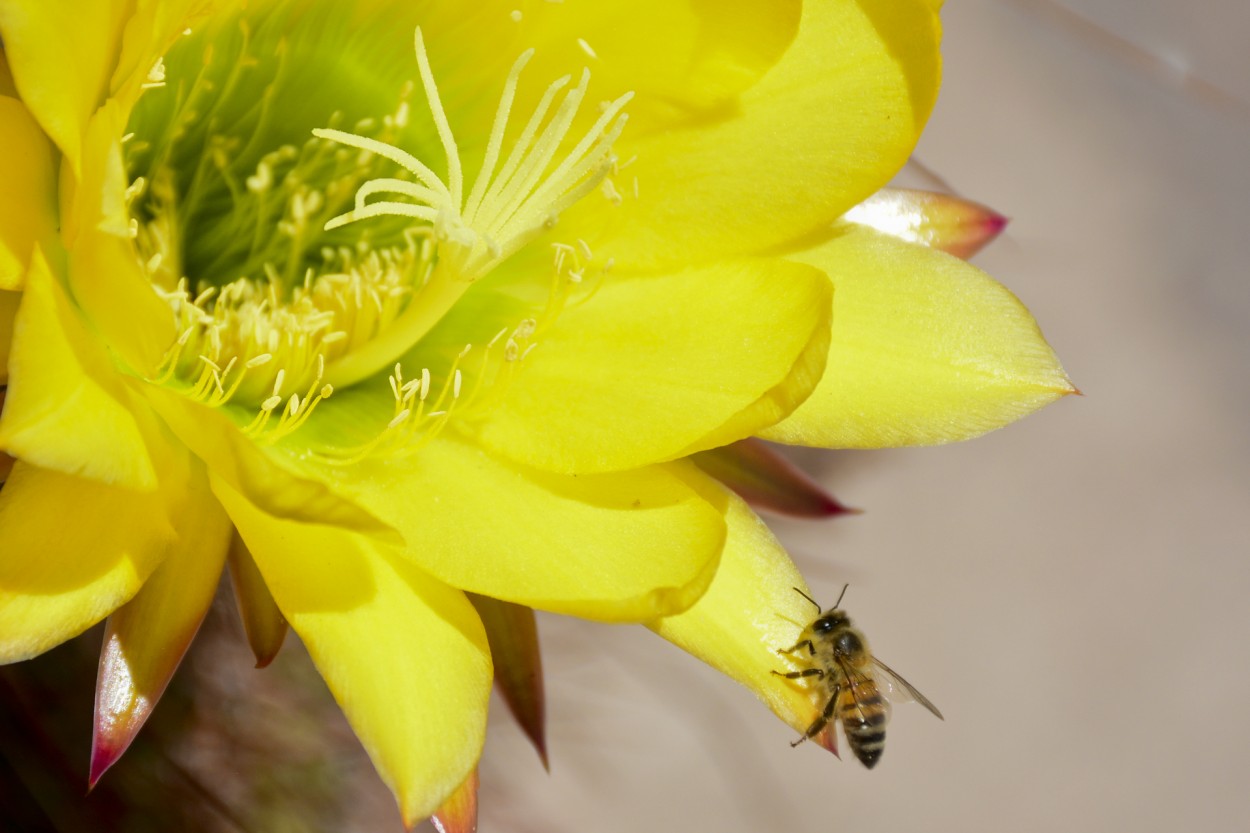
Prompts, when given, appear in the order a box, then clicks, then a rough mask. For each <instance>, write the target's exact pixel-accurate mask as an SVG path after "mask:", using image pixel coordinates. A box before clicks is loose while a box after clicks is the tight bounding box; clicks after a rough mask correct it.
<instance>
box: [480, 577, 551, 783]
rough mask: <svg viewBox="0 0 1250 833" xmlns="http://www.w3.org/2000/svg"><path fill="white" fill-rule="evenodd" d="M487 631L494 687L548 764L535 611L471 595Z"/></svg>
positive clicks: (539, 755)
mask: <svg viewBox="0 0 1250 833" xmlns="http://www.w3.org/2000/svg"><path fill="white" fill-rule="evenodd" d="M468 596H469V601H470V602H472V603H473V607H474V608H476V609H477V615H478V616H479V617H481V619H482V627H484V628H486V638H487V640H489V642H490V656H491V660H492V661H493V662H494V664H495V686H496V687H497V688H498V689H499V693H500V694H501V695H503V699H504V702H505V703H507V704H508V709H509V711H511V712H512V716H513V717H514V718H516V722H517V723H518V724H520V726H521V729H522V731H524V732H525V734H526V736H527V737H528V738H529V739H530V742H531V743H533V744H534V748H535V749H537V750H538V757H539V758H541V759H542V762H543V768H544V769H550V767H549V766H548V764H547V735H546V728H545V727H546V721H547V714H546V696H545V695H544V693H543V662H542V656H541V654H540V653H539V650H538V627H537V625H536V623H535V622H534V611H533V609H531V608H528V607H525V606H524V605H517V604H512V603H511V602H504V601H500V600H499V599H492V598H490V597H489V596H478V595H476V594H473V593H470V594H468Z"/></svg>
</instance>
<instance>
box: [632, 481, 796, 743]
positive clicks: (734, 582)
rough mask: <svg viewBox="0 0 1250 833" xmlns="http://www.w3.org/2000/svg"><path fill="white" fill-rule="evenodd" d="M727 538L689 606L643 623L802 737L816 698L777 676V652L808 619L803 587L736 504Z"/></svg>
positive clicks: (757, 523) (780, 667)
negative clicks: (759, 702)
mask: <svg viewBox="0 0 1250 833" xmlns="http://www.w3.org/2000/svg"><path fill="white" fill-rule="evenodd" d="M725 522H726V524H727V525H728V528H729V533H728V537H727V538H726V540H725V551H724V554H723V555H722V556H721V562H720V568H719V569H718V570H717V571H716V578H715V579H713V580H712V584H711V586H710V587H708V589H707V592H706V593H705V594H703V598H701V599H699V601H698V602H697V603H696V604H695V605H694V607H692V608H690V609H689V610H687V611H686V612H685V613H681V614H679V615H677V616H669V617H666V618H663V619H658V620H656V621H654V622H651V623H649V624H648V627H650V628H651V630H653V631H655V632H656V633H657V634H659V635H660V636H662V637H664V638H665V639H667V640H668V641H669V642H672V643H673V644H674V645H676V646H677V647H679V648H681V649H682V650H683V651H686V652H687V653H689V654H692V655H693V656H695V657H698V658H699V659H701V660H703V661H704V662H706V663H707V664H708V665H710V666H712V667H713V668H715V669H716V670H718V671H720V672H722V673H724V674H726V675H728V676H730V677H732V678H733V679H735V680H737V681H738V682H740V683H742V684H743V685H744V686H746V687H747V688H749V689H751V690H752V691H753V692H755V695H756V696H757V697H759V698H760V700H762V701H763V702H764V704H765V705H767V706H768V707H769V708H770V709H772V711H773V713H775V714H776V715H777V716H778V717H780V718H781V719H782V720H784V721H785V722H786V723H788V724H789V725H790V726H792V727H793V728H794V729H796V730H797V731H799V732H803V731H805V730H806V729H807V727H808V726H810V725H811V723H812V721H813V720H814V719H815V718H816V714H817V711H818V706H817V704H816V701H815V699H814V698H813V697H812V695H811V694H809V693H808V692H807V691H805V690H803V689H802V688H801V687H799V686H796V685H793V684H791V683H789V682H788V681H786V680H784V679H782V678H780V677H777V676H775V675H774V674H773V673H772V672H773V671H788V670H790V669H788V668H787V667H786V662H785V660H784V658H783V657H780V656H778V654H777V651H778V650H780V649H784V648H789V647H790V646H791V645H793V644H794V641H795V639H796V638H797V636H798V633H799V632H800V631H801V630H803V628H804V627H806V625H807V623H808V622H809V621H810V620H811V619H812V616H813V611H812V606H811V603H810V602H808V601H807V600H806V599H804V598H803V597H802V596H800V595H799V594H798V593H796V592H795V591H794V588H796V587H797V588H798V589H799V590H802V591H803V592H805V593H806V592H807V584H806V583H805V582H804V581H803V577H802V576H801V575H800V574H799V571H798V569H797V568H796V567H795V566H794V563H793V562H791V561H790V557H789V556H788V555H786V551H785V550H784V549H782V548H781V545H780V544H779V543H777V539H776V538H774V537H773V534H772V533H771V532H769V530H768V527H767V526H766V525H765V524H764V522H763V521H761V520H760V519H759V518H758V517H756V516H755V514H754V513H753V512H752V511H751V510H750V508H749V507H748V506H747V505H746V504H745V503H744V502H743V501H742V500H740V499H738V498H736V497H731V498H730V501H729V505H728V508H727V510H726V513H725Z"/></svg>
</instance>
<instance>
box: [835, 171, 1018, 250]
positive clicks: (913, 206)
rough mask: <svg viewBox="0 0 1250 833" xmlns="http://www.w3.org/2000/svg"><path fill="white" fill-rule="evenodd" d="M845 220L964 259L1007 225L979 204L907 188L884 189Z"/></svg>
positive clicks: (1004, 219) (1005, 219)
mask: <svg viewBox="0 0 1250 833" xmlns="http://www.w3.org/2000/svg"><path fill="white" fill-rule="evenodd" d="M843 219H845V220H848V221H850V222H852V223H857V224H859V225H863V226H869V227H871V228H874V229H876V230H877V231H880V232H884V233H885V234H890V235H893V236H894V237H898V238H901V239H903V240H906V241H908V242H909V243H921V244H923V245H925V246H929V247H931V248H934V249H941V250H942V251H944V252H946V253H948V254H952V255H955V256H956V257H962V258H965V259H966V258H969V257H972V256H973V255H974V254H976V253H977V252H979V251H980V250H981V249H982V248H983V247H985V245H986V244H988V243H989V242H990V241H991V240H993V239H994V238H995V237H997V236H998V235H999V234H1000V233H1001V232H1002V230H1003V229H1004V228H1005V227H1006V225H1007V218H1006V217H1004V216H1003V215H1001V214H999V213H998V212H997V211H994V210H993V209H991V208H987V207H985V206H984V205H980V204H979V203H975V202H972V201H970V200H965V199H961V198H960V197H953V196H951V195H949V194H938V193H934V192H932V191H915V190H912V189H908V188H883V189H881V190H880V191H878V192H877V193H875V194H873V195H872V196H871V197H869V198H868V199H866V200H864V201H863V202H862V203H860V204H859V205H857V206H855V207H854V208H852V209H851V210H850V211H848V212H846V214H845V215H844V216H843Z"/></svg>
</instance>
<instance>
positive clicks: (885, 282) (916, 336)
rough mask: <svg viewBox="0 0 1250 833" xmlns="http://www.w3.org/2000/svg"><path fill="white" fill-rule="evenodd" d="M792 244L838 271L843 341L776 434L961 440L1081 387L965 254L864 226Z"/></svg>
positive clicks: (781, 437) (825, 440) (825, 441)
mask: <svg viewBox="0 0 1250 833" xmlns="http://www.w3.org/2000/svg"><path fill="white" fill-rule="evenodd" d="M792 256H793V257H794V258H795V259H798V260H802V261H804V262H806V263H810V264H812V265H815V266H818V267H820V268H821V269H824V270H825V271H826V272H828V274H829V277H830V278H831V279H832V280H833V284H834V292H835V299H836V300H835V301H834V327H833V346H832V347H831V348H830V353H829V362H828V369H827V371H826V372H825V375H824V377H823V378H822V379H821V381H820V385H819V386H818V387H817V388H816V392H815V393H813V394H812V395H811V397H810V398H809V399H808V400H807V401H806V402H804V403H803V404H802V405H801V406H799V408H798V409H797V410H796V411H795V412H794V413H793V414H792V415H791V416H790V417H789V418H788V419H786V420H785V421H783V422H782V423H780V424H779V425H777V426H775V427H774V428H770V429H768V430H766V431H763V432H761V436H763V437H765V438H766V439H770V440H777V441H779V442H785V443H797V444H800V445H809V446H826V447H832V448H876V447H884V446H901V445H927V444H933V443H944V442H953V441H955V440H963V439H967V438H969V437H975V436H977V435H979V434H984V433H985V432H986V431H991V430H993V429H995V428H999V427H1001V426H1003V425H1006V424H1007V423H1009V422H1011V421H1013V420H1015V419H1019V418H1020V417H1022V416H1024V415H1025V414H1028V413H1031V412H1032V411H1035V410H1037V409H1038V408H1040V407H1042V406H1043V405H1046V404H1048V403H1050V402H1053V401H1054V400H1055V399H1058V398H1059V397H1061V396H1064V395H1066V394H1070V393H1073V392H1075V388H1073V387H1072V383H1071V382H1069V381H1068V378H1067V376H1065V375H1064V372H1063V369H1062V368H1061V367H1060V366H1059V362H1058V360H1057V359H1056V358H1055V354H1054V352H1052V351H1051V349H1050V346H1049V345H1047V344H1046V342H1045V340H1044V339H1043V338H1042V334H1041V332H1040V331H1039V330H1038V327H1037V324H1036V322H1034V320H1033V317H1032V316H1031V315H1029V312H1028V310H1027V309H1025V308H1024V306H1023V305H1022V304H1021V303H1020V302H1019V301H1018V300H1017V299H1016V297H1015V296H1014V295H1012V294H1011V293H1010V292H1008V291H1007V290H1006V289H1005V288H1004V287H1003V286H1001V285H1000V284H998V283H997V282H995V281H994V280H993V279H992V278H990V277H989V276H988V275H986V274H985V273H983V272H981V271H980V270H978V269H976V268H975V267H972V266H969V265H968V264H966V263H964V262H963V261H961V260H959V259H957V258H954V257H952V256H950V255H947V254H943V253H942V252H939V251H935V250H933V249H929V248H925V247H923V246H917V245H913V244H909V243H903V242H900V241H898V240H895V239H893V238H891V237H887V236H885V235H882V234H879V233H876V232H873V231H871V230H869V229H862V228H856V227H843V228H842V229H841V230H839V231H836V232H835V233H834V236H833V237H832V238H831V239H829V240H828V241H827V242H825V243H823V244H821V245H819V246H816V247H815V248H812V249H809V250H807V251H803V252H798V253H795V254H794V255H792Z"/></svg>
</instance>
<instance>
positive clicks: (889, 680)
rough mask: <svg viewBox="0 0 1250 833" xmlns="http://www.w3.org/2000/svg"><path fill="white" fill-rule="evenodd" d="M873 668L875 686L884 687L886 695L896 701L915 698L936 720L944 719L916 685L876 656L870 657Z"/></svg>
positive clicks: (901, 701) (900, 701)
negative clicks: (875, 680)
mask: <svg viewBox="0 0 1250 833" xmlns="http://www.w3.org/2000/svg"><path fill="white" fill-rule="evenodd" d="M872 664H873V668H874V669H875V670H876V671H877V672H878V673H877V687H878V688H881V689H884V690H885V693H886V696H887V697H889V698H890V699H892V700H894V701H895V702H896V703H906V702H909V701H911V700H915V701H916V702H917V703H919V704H920V705H922V706H924V707H925V708H926V709H928V710H929V711H931V712H933V714H934V716H935V717H937V719H938V720H945V719H946V718H944V717H942V713H941V712H940V711H938V707H937V706H935V705H933V703H931V702H930V701H929V698H928V697H925V696H924V695H923V694H921V693H920V692H919V691H917V690H916V687H915V686H913V685H912V684H911V683H909V682H907V681H906V680H904V679H903V678H902V677H900V676H899V675H898V674H897V673H895V671H894V670H893V669H892V668H890V666H888V665H886V664H885V663H884V662H882V661H881V660H879V659H877V658H876V657H873V658H872Z"/></svg>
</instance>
